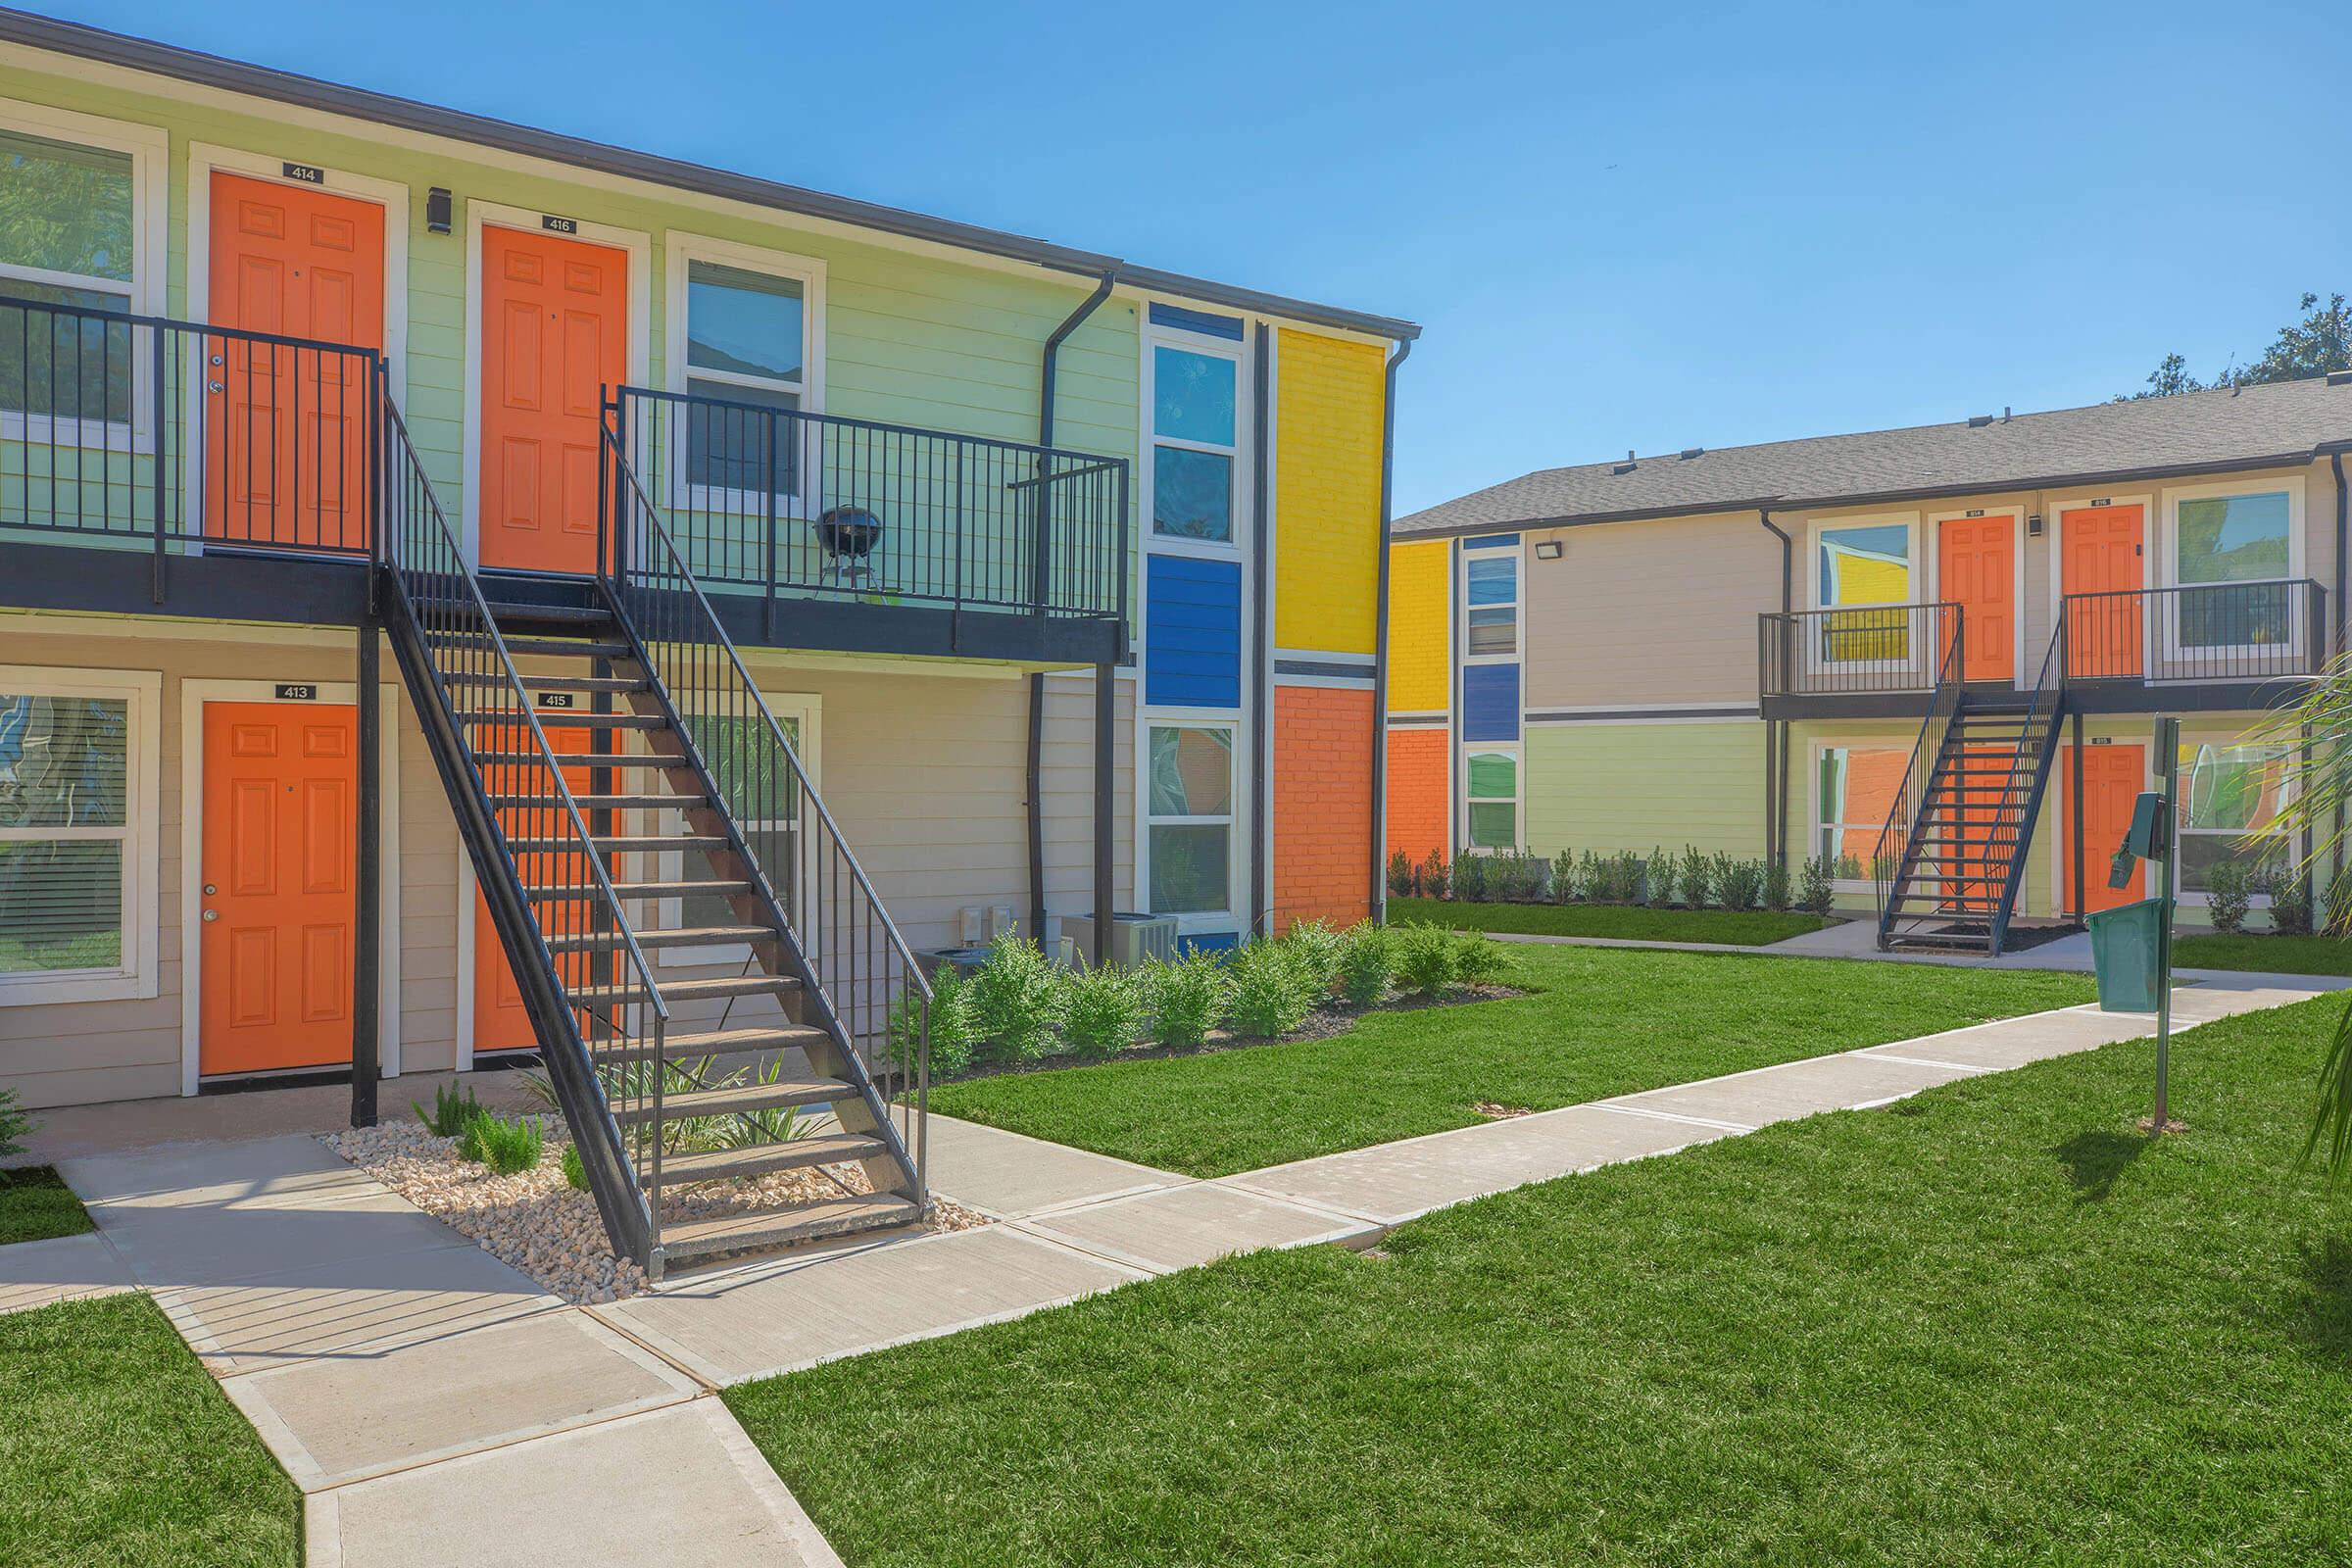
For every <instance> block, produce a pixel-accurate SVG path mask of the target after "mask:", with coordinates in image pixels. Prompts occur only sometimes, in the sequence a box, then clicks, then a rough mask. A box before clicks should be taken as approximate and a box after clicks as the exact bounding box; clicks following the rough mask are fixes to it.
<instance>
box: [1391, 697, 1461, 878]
mask: <svg viewBox="0 0 2352 1568" xmlns="http://www.w3.org/2000/svg"><path fill="white" fill-rule="evenodd" d="M1446 790H1447V782H1446V731H1445V730H1443V729H1392V730H1390V731H1389V853H1390V854H1391V855H1395V854H1396V853H1397V851H1398V850H1402V851H1403V852H1404V853H1405V854H1407V855H1409V856H1411V857H1412V858H1413V861H1414V863H1415V864H1419V863H1420V862H1421V861H1423V860H1426V859H1428V858H1429V854H1430V852H1431V851H1432V850H1444V849H1445V848H1446V838H1447V836H1448V835H1447V833H1446Z"/></svg>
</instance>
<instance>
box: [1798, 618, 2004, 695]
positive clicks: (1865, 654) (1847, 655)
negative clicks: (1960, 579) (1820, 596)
mask: <svg viewBox="0 0 2352 1568" xmlns="http://www.w3.org/2000/svg"><path fill="white" fill-rule="evenodd" d="M1965 618H1966V617H1965V613H1964V612H1963V610H1962V609H1961V607H1960V606H1959V605H1957V604H1953V603H1950V602H1937V603H1934V604H1918V605H1854V606H1848V607H1843V608H1839V609H1835V610H1793V611H1767V612H1766V613H1763V614H1762V615H1759V616H1758V617H1757V624H1756V642H1757V668H1758V680H1757V685H1758V690H1759V693H1760V695H1762V696H1764V697H1768V698H1770V697H1813V696H1828V695H1835V694H1851V693H1877V692H1927V691H1933V690H1935V688H1936V683H1937V681H1938V680H1939V679H1940V677H1941V672H1942V665H1943V660H1942V654H1943V652H1944V651H1945V650H1946V649H1947V647H1948V645H1949V644H1950V643H1952V642H1954V641H1956V640H1957V639H1958V638H1959V636H1960V633H1961V626H1962V622H1963V621H1964V619H1965Z"/></svg>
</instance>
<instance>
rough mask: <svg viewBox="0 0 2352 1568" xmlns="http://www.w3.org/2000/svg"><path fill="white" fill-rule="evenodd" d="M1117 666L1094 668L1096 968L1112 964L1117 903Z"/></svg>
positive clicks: (1094, 957) (1106, 665)
mask: <svg viewBox="0 0 2352 1568" xmlns="http://www.w3.org/2000/svg"><path fill="white" fill-rule="evenodd" d="M1117 683H1118V666H1117V665H1115V664H1097V665H1096V666H1095V951H1094V956H1093V961H1094V963H1095V965H1096V966H1097V967H1101V966H1102V965H1103V964H1105V963H1108V962H1109V961H1110V952H1111V949H1110V921H1111V916H1112V914H1113V913H1115V912H1116V909H1115V907H1116V905H1117V902H1118V895H1117V894H1116V893H1115V892H1113V891H1112V888H1111V871H1112V869H1113V843H1112V832H1111V830H1112V828H1113V826H1114V825H1115V821H1114V817H1115V812H1116V809H1117V808H1116V806H1115V804H1114V801H1113V798H1112V792H1113V789H1114V787H1115V785H1116V782H1117V779H1116V769H1115V768H1114V767H1113V765H1112V764H1113V761H1114V760H1115V757H1116V748H1115V746H1114V742H1115V740H1116V738H1117V731H1118V713H1119V702H1118V684H1117Z"/></svg>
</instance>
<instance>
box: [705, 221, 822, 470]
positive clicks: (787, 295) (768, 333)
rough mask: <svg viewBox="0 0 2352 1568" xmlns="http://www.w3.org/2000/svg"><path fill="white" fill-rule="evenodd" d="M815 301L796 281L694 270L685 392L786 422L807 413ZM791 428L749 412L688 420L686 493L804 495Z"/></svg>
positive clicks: (711, 265) (732, 270)
mask: <svg viewBox="0 0 2352 1568" xmlns="http://www.w3.org/2000/svg"><path fill="white" fill-rule="evenodd" d="M807 303H808V302H807V295H806V290H805V289H804V288H803V286H802V284H801V282H800V280H799V279H797V278H790V277H774V276H770V275H768V274H766V273H763V272H755V271H751V270H748V269H745V268H740V267H727V266H723V265H721V264H719V263H717V262H704V261H689V262H688V263H687V264H686V390H687V391H688V392H689V393H691V394H692V395H694V396H695V397H698V398H717V399H720V400H722V401H724V402H727V403H734V404H747V405H752V406H753V407H754V408H758V409H780V410H783V411H785V412H786V413H792V412H796V411H798V410H799V409H800V408H801V407H802V398H803V394H804V391H805V383H806V377H807V363H808V353H807V351H808V312H807ZM796 435H797V430H796V427H795V425H794V423H793V422H792V421H790V420H780V419H776V418H774V417H770V416H767V415H764V414H759V413H754V412H752V409H750V408H743V409H712V408H706V407H702V406H699V405H698V406H696V407H694V408H692V409H690V410H689V411H688V415H687V430H686V479H687V483H689V484H695V485H706V486H710V487H711V488H713V489H719V490H736V491H745V492H749V493H751V494H753V495H759V494H761V493H763V492H765V491H767V490H768V489H769V488H770V487H771V486H772V487H773V490H774V492H775V493H776V494H779V495H798V494H799V493H800V488H801V486H800V474H799V466H800V465H799V453H800V446H801V443H800V442H799V441H798V440H797V439H795V437H796Z"/></svg>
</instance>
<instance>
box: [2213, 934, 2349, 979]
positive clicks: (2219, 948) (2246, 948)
mask: <svg viewBox="0 0 2352 1568" xmlns="http://www.w3.org/2000/svg"><path fill="white" fill-rule="evenodd" d="M2173 961H2174V962H2175V963H2177V964H2180V966H2181V967H2182V968H2186V969H2267V970H2269V971H2271V972H2272V973H2274V974H2346V975H2352V942H2346V941H2344V940H2343V939H2342V938H2341V937H2278V936H2259V937H2253V936H2247V935H2245V934H2243V933H2242V932H2241V933H2239V934H2237V935H2234V936H2223V935H2222V934H2220V933H2219V932H2210V933H2208V934H2206V935H2204V936H2194V937H2192V936H2180V935H2175V936H2174V938H2173Z"/></svg>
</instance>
